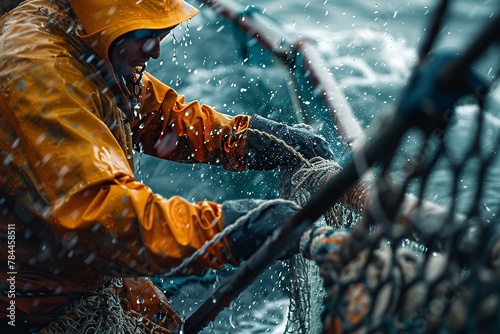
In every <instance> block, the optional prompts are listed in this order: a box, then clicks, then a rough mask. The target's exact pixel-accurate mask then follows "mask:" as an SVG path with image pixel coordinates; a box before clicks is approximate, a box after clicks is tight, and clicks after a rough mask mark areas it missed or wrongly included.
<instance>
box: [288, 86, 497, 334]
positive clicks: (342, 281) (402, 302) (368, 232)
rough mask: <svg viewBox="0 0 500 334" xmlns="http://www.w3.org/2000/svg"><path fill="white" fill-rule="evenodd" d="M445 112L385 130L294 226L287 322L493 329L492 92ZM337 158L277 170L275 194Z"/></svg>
mask: <svg viewBox="0 0 500 334" xmlns="http://www.w3.org/2000/svg"><path fill="white" fill-rule="evenodd" d="M497 92H498V90H497ZM452 112H453V114H454V117H453V118H452V119H450V120H447V122H446V125H443V126H442V127H439V128H436V129H434V130H432V131H427V130H426V131H423V130H421V129H420V128H417V129H412V130H410V131H408V132H405V134H404V136H402V137H400V138H396V139H395V140H397V145H396V146H397V149H396V150H394V152H392V153H389V155H390V156H389V157H387V158H383V159H381V161H383V164H380V166H377V165H375V166H374V168H373V169H371V170H370V171H368V172H367V173H366V175H364V178H363V179H361V180H360V181H358V182H357V183H356V184H355V185H353V186H352V187H351V188H350V189H349V190H348V191H347V192H346V193H344V194H343V196H342V197H341V200H340V201H339V202H338V203H337V204H335V206H333V207H332V210H331V212H329V213H326V214H325V215H324V218H323V219H321V220H320V221H319V222H317V223H316V224H315V226H313V227H312V228H310V229H308V230H307V231H306V233H305V234H304V235H303V236H302V238H301V255H297V256H295V257H294V258H293V259H292V260H290V264H289V265H290V270H291V273H292V275H291V277H292V279H291V281H292V282H291V287H290V292H291V311H290V315H289V323H288V328H287V331H288V332H295V333H296V332H302V333H312V332H323V333H349V332H354V333H375V332H376V333H438V332H439V333H500V224H499V223H500V222H499V213H500V205H499V204H500V203H499V199H500V191H499V189H500V188H499V185H500V161H499V158H498V154H497V150H498V147H499V144H500V135H499V131H498V128H497V127H498V119H500V118H499V117H500V113H499V110H498V100H497V99H495V97H491V98H488V97H484V99H480V100H476V99H464V100H461V101H459V103H458V104H457V105H456V106H455V108H454V110H453V111H452ZM384 124H386V123H382V122H381V124H380V128H377V130H380V131H382V130H383V125H384ZM443 124H444V123H443ZM395 144H396V143H395ZM388 151H391V150H388ZM385 153H386V152H383V151H381V152H379V154H380V155H381V156H383V155H384V154H385ZM358 163H359V164H362V165H363V164H368V162H365V161H359V162H358ZM353 166H356V162H355V163H354V164H353V165H351V166H350V168H353ZM363 168H364V167H360V169H363ZM341 169H342V168H340V167H339V166H338V165H336V164H335V163H331V162H325V161H321V160H318V161H311V162H308V163H307V164H305V165H304V166H303V168H302V169H301V170H299V171H294V173H292V174H291V176H290V175H285V177H284V178H283V180H282V183H283V184H286V186H287V187H288V192H283V193H282V194H283V196H286V194H288V195H289V198H291V199H293V200H295V201H297V202H298V203H300V204H304V203H306V202H307V201H308V200H309V197H310V194H311V193H313V192H314V191H315V190H317V189H318V188H320V187H321V185H322V184H324V183H325V182H327V180H328V179H329V178H331V177H333V176H334V175H336V174H337V173H338V172H339V171H340V170H341ZM290 189H292V190H291V191H290ZM318 275H319V276H320V277H321V284H322V286H323V288H324V290H323V291H321V290H318V287H317V283H314V282H313V281H314V277H316V276H318ZM315 284H316V285H315ZM318 291H319V292H320V293H318ZM318 304H320V305H321V306H322V308H320V309H319V311H318V309H317V305H318ZM314 305H316V309H314V308H315V306H314ZM313 309H314V310H313ZM318 320H319V324H318V322H317V321H318Z"/></svg>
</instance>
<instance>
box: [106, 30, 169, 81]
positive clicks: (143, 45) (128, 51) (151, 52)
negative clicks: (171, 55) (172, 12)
mask: <svg viewBox="0 0 500 334" xmlns="http://www.w3.org/2000/svg"><path fill="white" fill-rule="evenodd" d="M139 32H140V31H139ZM166 34H168V32H167V33H165V34H162V36H153V37H149V36H146V37H144V36H141V34H140V33H137V32H132V33H129V34H125V35H123V36H121V37H119V38H118V40H117V41H116V42H115V43H114V44H113V46H112V49H111V53H110V60H111V63H112V64H113V67H114V69H115V72H116V74H117V75H125V76H126V75H129V74H130V73H132V72H133V71H134V70H135V69H136V68H137V67H143V66H144V64H145V63H146V62H147V61H148V60H149V59H150V58H153V59H157V58H158V57H159V56H160V40H161V39H162V37H163V36H165V35H166Z"/></svg>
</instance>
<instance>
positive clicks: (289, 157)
mask: <svg viewBox="0 0 500 334" xmlns="http://www.w3.org/2000/svg"><path fill="white" fill-rule="evenodd" d="M249 130H250V131H248V135H247V140H246V142H247V143H246V167H247V169H255V170H269V169H274V168H277V167H280V166H290V165H294V166H295V165H299V164H302V161H301V160H300V158H299V157H298V156H296V155H295V154H294V153H293V152H292V151H290V150H289V149H288V148H286V147H285V146H284V145H283V144H281V143H278V142H276V141H275V140H273V139H271V138H268V137H267V136H263V135H261V134H260V133H255V132H254V131H251V130H258V131H260V132H263V133H267V134H269V135H272V136H274V137H276V138H278V139H281V140H282V141H284V142H285V143H286V144H287V145H289V146H291V147H292V148H293V149H294V150H295V151H296V152H298V153H300V154H301V155H302V157H304V158H305V159H307V160H309V159H311V158H314V157H322V158H324V159H327V160H332V159H333V153H332V151H331V150H330V148H329V146H328V143H327V142H326V141H325V140H324V139H323V138H322V137H320V136H318V135H317V134H315V133H313V132H312V131H310V130H307V129H305V128H299V127H290V126H287V125H286V124H282V123H278V122H275V121H272V120H269V119H267V118H264V117H261V116H258V115H253V116H252V118H251V119H250V125H249Z"/></svg>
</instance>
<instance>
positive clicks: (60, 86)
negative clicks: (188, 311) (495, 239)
mask: <svg viewBox="0 0 500 334" xmlns="http://www.w3.org/2000/svg"><path fill="white" fill-rule="evenodd" d="M197 12H198V11H197V9H195V8H194V7H192V6H191V5H189V4H187V3H185V2H184V1H183V0H149V1H140V0H139V1H137V0H120V1H118V0H69V1H68V0H27V1H24V2H22V3H21V4H19V5H18V6H17V7H16V8H14V9H13V10H11V11H10V12H8V13H7V14H5V15H4V16H3V17H2V18H1V19H0V68H1V72H0V115H1V119H0V147H1V148H0V154H1V162H2V163H1V164H0V172H1V175H2V177H1V178H0V190H1V193H0V203H1V208H0V212H1V213H0V220H1V224H0V235H1V244H2V245H1V254H0V259H1V262H2V264H3V270H2V271H1V272H0V278H1V279H0V282H1V283H0V284H1V287H2V295H1V297H0V308H1V311H0V319H1V321H2V327H1V328H2V333H4V332H5V331H4V329H5V330H7V332H8V333H10V332H12V330H13V329H14V330H16V332H22V329H25V330H27V331H30V330H40V329H42V328H45V330H46V331H47V332H50V331H52V332H64V331H65V330H67V328H69V327H67V328H66V329H64V328H65V327H64V326H70V327H71V326H73V327H75V326H76V327H78V326H83V327H85V326H91V327H92V326H97V325H96V324H95V323H93V322H91V321H89V320H88V319H89V318H84V315H83V314H85V313H82V310H87V311H89V310H90V309H91V306H92V307H93V306H95V305H98V306H102V305H107V306H108V307H111V306H110V305H112V301H113V300H115V301H116V298H118V300H119V305H120V307H121V310H122V313H123V316H126V318H125V319H128V320H127V321H129V322H126V321H125V320H124V318H121V319H118V320H116V319H115V320H116V321H117V322H116V323H120V326H125V327H126V326H131V327H130V328H135V327H138V326H139V327H140V328H142V329H143V330H145V331H146V330H150V331H151V330H153V331H155V332H159V333H169V332H171V331H172V330H173V329H174V328H176V327H177V326H178V324H179V322H180V319H179V317H178V316H177V315H176V313H175V312H174V311H173V310H172V309H171V308H170V307H169V306H168V301H167V300H166V297H165V296H164V295H163V293H162V292H161V290H160V289H159V288H158V287H156V286H155V285H154V284H153V283H152V282H151V280H149V278H146V277H151V276H156V275H161V274H162V273H165V272H168V271H169V270H171V269H172V268H175V267H176V266H179V265H180V264H181V263H182V261H183V260H184V259H186V258H189V257H190V256H191V255H192V254H193V253H194V252H196V251H197V250H199V249H200V248H201V247H202V246H203V245H204V244H205V243H206V242H207V241H209V240H211V239H212V238H213V237H214V236H215V235H216V234H217V233H219V232H221V231H222V230H223V229H224V228H225V227H227V226H237V228H235V229H234V230H233V231H232V232H230V233H229V234H228V235H226V236H224V237H223V238H221V239H220V240H219V241H217V242H214V243H213V244H211V245H210V246H209V247H208V248H207V249H206V251H205V252H203V255H202V256H200V257H198V258H197V259H196V260H194V261H193V262H191V263H190V264H189V266H187V267H185V268H183V270H182V272H181V273H180V274H183V275H191V274H195V273H198V272H200V271H201V270H202V269H204V268H216V269H217V268H221V267H222V266H223V265H224V264H233V265H239V264H240V263H241V262H242V261H245V260H246V259H248V257H249V256H250V255H251V254H252V253H253V252H254V251H255V250H256V249H257V248H258V247H259V246H260V245H261V244H262V243H263V241H264V240H265V239H266V237H268V236H269V235H270V234H272V232H273V231H274V230H275V229H277V228H278V227H279V226H280V225H281V224H282V223H284V222H286V221H287V219H288V218H289V217H290V216H291V215H293V214H294V213H295V212H296V211H297V210H298V207H297V205H296V204H295V203H293V202H289V201H281V202H279V203H275V201H264V200H258V199H235V200H228V201H224V202H223V203H215V202H210V201H199V202H189V201H187V200H185V199H183V198H182V197H179V196H174V197H172V198H169V199H166V198H163V197H162V196H160V195H158V194H155V193H153V192H152V190H151V189H150V188H149V187H148V186H146V185H145V184H143V183H141V182H138V181H137V180H136V179H135V178H134V172H133V171H134V168H133V149H136V148H139V147H140V149H141V150H142V151H143V152H144V153H146V154H148V155H151V156H155V157H158V158H161V159H167V160H172V161H177V162H185V163H205V164H218V165H222V166H223V167H224V168H225V169H226V170H228V171H236V172H237V171H243V170H245V169H253V170H271V169H275V168H279V167H289V166H294V165H296V164H298V163H300V161H301V160H300V157H299V156H298V155H296V154H293V153H291V151H290V150H289V149H287V148H286V147H285V146H284V145H282V143H278V142H277V141H275V140H273V139H272V138H268V137H267V136H263V135H261V133H269V134H273V135H274V136H276V137H277V138H278V139H280V140H281V141H284V142H285V143H286V144H288V145H289V146H290V147H293V148H294V149H295V150H296V151H297V152H298V153H300V155H302V157H303V158H305V159H310V158H313V157H317V156H320V157H322V158H325V159H331V158H332V153H331V151H330V149H329V148H328V145H327V143H326V142H325V141H324V140H323V139H322V138H320V137H319V136H317V135H315V134H314V133H313V132H311V131H308V130H304V129H303V128H300V127H291V126H286V125H284V124H280V123H276V122H274V121H272V120H269V119H266V118H263V117H260V116H257V115H253V116H249V115H237V116H234V117H233V116H228V115H226V114H223V113H220V112H217V111H216V110H214V109H213V108H211V107H209V106H206V105H200V104H199V102H197V101H194V102H185V101H184V97H183V96H182V95H179V94H178V93H176V92H175V91H174V90H173V89H172V88H170V87H168V86H167V85H165V84H163V83H162V82H160V81H159V80H157V79H156V78H155V77H153V76H152V75H151V74H150V73H148V72H146V71H145V67H146V62H147V61H148V60H150V59H151V58H153V59H157V58H158V57H159V55H160V42H161V40H162V39H163V38H164V37H165V36H166V35H168V34H169V33H170V32H171V31H172V29H174V28H175V27H176V26H177V25H179V24H180V23H182V22H185V21H188V20H189V19H190V18H192V17H193V16H194V15H196V14H197ZM262 207H264V208H263V209H262V210H260V211H258V212H257V213H255V214H251V215H248V217H246V218H245V219H242V220H239V221H243V223H242V224H241V225H232V224H234V223H235V222H236V221H237V220H238V219H239V218H242V217H244V216H245V215H247V214H248V213H250V212H251V211H252V210H253V209H255V208H262ZM115 297H116V298H115ZM114 298H115V299H114ZM94 311H96V309H94ZM95 313H99V314H101V315H102V314H103V313H102V312H101V311H99V312H97V311H96V312H95ZM110 314H112V313H110ZM94 315H95V314H94ZM85 316H90V315H89V314H86V315H85ZM113 317H114V316H109V317H108V318H107V319H106V320H107V321H111V320H113V319H114V318H113ZM116 317H118V316H116ZM127 324H128V325H127ZM14 326H15V327H14ZM103 326H104V327H105V326H106V325H103ZM108 326H109V325H108ZM95 328H96V327H94V329H95ZM49 329H50V331H49Z"/></svg>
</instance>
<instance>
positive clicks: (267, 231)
mask: <svg viewBox="0 0 500 334" xmlns="http://www.w3.org/2000/svg"><path fill="white" fill-rule="evenodd" d="M254 209H255V211H254V212H252V213H250V211H252V210H254ZM298 210H299V206H298V205H297V204H296V203H295V202H291V201H284V200H279V201H266V200H254V199H242V200H232V201H225V202H223V203H222V225H223V226H224V228H226V227H228V226H230V225H233V224H234V223H237V224H238V226H231V227H234V230H233V231H231V232H229V233H228V235H227V240H228V243H229V248H230V250H231V253H232V254H233V256H234V257H235V258H236V260H238V261H239V262H242V261H245V260H247V259H248V258H249V257H250V256H251V255H252V254H253V253H254V252H255V251H256V250H257V249H258V248H259V247H260V246H261V245H262V244H263V243H264V241H265V240H266V239H267V238H268V237H270V236H271V235H272V234H273V232H274V231H275V230H276V229H278V228H279V227H280V226H281V225H283V224H284V223H286V222H287V221H288V219H289V218H290V217H291V216H292V215H294V214H295V213H296V212H297V211H298ZM249 213H250V214H249ZM247 214H249V215H248V217H245V218H244V219H242V220H241V221H240V220H239V219H240V218H242V217H243V216H245V215H247ZM231 227H230V228H231ZM296 246H297V247H294V249H296V251H298V250H299V245H298V244H297V245H296Z"/></svg>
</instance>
